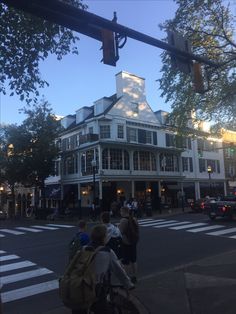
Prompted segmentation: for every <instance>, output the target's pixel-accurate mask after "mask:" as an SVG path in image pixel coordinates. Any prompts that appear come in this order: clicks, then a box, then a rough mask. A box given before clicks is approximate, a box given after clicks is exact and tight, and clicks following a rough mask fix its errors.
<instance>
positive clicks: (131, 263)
mask: <svg viewBox="0 0 236 314" xmlns="http://www.w3.org/2000/svg"><path fill="white" fill-rule="evenodd" d="M120 213H121V220H120V224H119V229H120V231H121V235H122V259H121V262H122V264H123V265H124V267H125V269H126V271H127V273H128V274H129V275H130V278H131V281H132V282H133V283H136V282H137V243H138V241H139V226H138V222H137V220H136V219H135V218H134V217H133V215H132V213H130V210H129V208H128V207H121V209H120Z"/></svg>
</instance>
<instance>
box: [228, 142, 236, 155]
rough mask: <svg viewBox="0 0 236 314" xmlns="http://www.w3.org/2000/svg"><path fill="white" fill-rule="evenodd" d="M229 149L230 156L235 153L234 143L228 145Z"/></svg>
mask: <svg viewBox="0 0 236 314" xmlns="http://www.w3.org/2000/svg"><path fill="white" fill-rule="evenodd" d="M229 149H230V152H231V153H232V154H234V153H235V152H236V146H235V145H234V143H230V144H229Z"/></svg>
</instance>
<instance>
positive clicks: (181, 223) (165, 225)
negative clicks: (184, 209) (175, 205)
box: [153, 221, 190, 228]
mask: <svg viewBox="0 0 236 314" xmlns="http://www.w3.org/2000/svg"><path fill="white" fill-rule="evenodd" d="M187 223H190V222H189V221H182V222H171V223H169V222H168V223H166V224H163V225H160V226H154V227H153V228H164V227H171V226H179V225H184V224H187Z"/></svg>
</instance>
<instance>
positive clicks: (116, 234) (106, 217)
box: [101, 212, 122, 259]
mask: <svg viewBox="0 0 236 314" xmlns="http://www.w3.org/2000/svg"><path fill="white" fill-rule="evenodd" d="M110 219H111V217H110V213H109V212H103V213H102V214H101V222H102V223H103V224H104V225H105V226H106V228H107V238H106V246H108V247H109V248H110V249H112V250H113V251H114V252H115V254H116V256H117V257H118V259H121V254H122V251H121V249H122V237H121V233H120V229H119V228H118V227H117V226H115V225H113V224H112V223H111V221H110Z"/></svg>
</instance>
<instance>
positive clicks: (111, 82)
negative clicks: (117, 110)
mask: <svg viewBox="0 0 236 314" xmlns="http://www.w3.org/2000/svg"><path fill="white" fill-rule="evenodd" d="M84 3H86V4H87V5H88V7H89V8H88V11H89V12H91V13H94V14H97V15H99V16H101V17H104V18H106V19H109V20H112V18H113V12H114V11H116V12H117V17H118V20H117V22H118V23H119V24H121V25H124V26H126V27H129V28H132V29H134V30H136V31H139V32H142V33H144V34H147V35H150V36H152V37H154V38H157V39H160V40H161V39H163V38H164V37H165V36H166V35H165V34H164V33H163V32H161V31H160V29H159V27H158V25H159V24H160V23H163V22H164V21H165V20H166V19H171V18H173V17H174V13H175V10H176V5H175V3H174V1H173V0H119V1H115V0H84ZM78 35H79V37H80V41H79V43H78V50H79V55H72V54H70V55H67V56H65V57H64V58H63V59H62V60H60V61H58V60H56V57H55V56H53V55H51V56H49V57H48V58H47V59H46V60H45V61H44V62H42V63H41V65H40V73H41V77H42V78H43V79H45V80H46V81H47V82H48V83H49V87H45V88H44V89H40V95H41V96H43V97H44V99H45V100H47V101H48V102H49V103H50V104H51V106H52V109H53V112H54V113H55V114H57V115H60V116H66V115H69V114H74V113H75V111H76V110H77V109H79V108H81V107H83V106H91V105H93V102H94V101H96V100H97V99H100V98H101V97H103V96H111V95H113V94H114V93H115V92H116V85H115V75H116V74H117V73H119V72H120V71H127V72H129V73H132V74H135V75H137V76H140V77H143V78H145V84H146V97H147V101H148V103H149V105H150V106H151V108H152V109H153V110H154V111H156V110H159V109H162V110H166V111H170V110H171V109H170V105H169V104H166V103H165V101H164V99H162V98H161V97H160V94H161V91H160V90H159V86H158V82H157V79H159V78H160V77H161V74H160V70H161V67H162V64H161V58H160V54H161V52H162V50H161V49H159V48H155V47H152V46H149V45H147V44H144V43H140V42H138V41H135V40H133V39H130V38H128V40H127V43H126V44H125V46H124V47H123V48H122V49H120V51H119V54H120V59H119V60H118V62H117V65H116V67H113V66H109V65H104V64H103V63H102V62H100V61H101V59H102V51H101V50H100V48H101V43H100V42H98V41H96V40H94V39H92V38H89V37H86V36H84V35H82V34H78ZM24 105H25V103H24V102H21V101H20V100H19V98H18V97H17V96H12V97H10V96H9V95H6V96H5V95H0V122H1V123H4V124H5V123H6V124H8V123H16V124H20V123H21V122H22V121H23V119H24V118H25V116H24V115H23V114H22V113H19V109H20V108H22V107H23V106H24Z"/></svg>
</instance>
